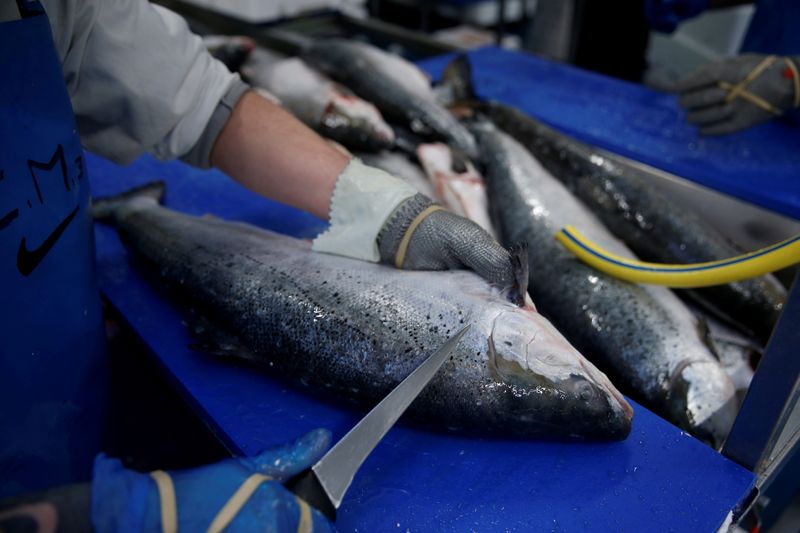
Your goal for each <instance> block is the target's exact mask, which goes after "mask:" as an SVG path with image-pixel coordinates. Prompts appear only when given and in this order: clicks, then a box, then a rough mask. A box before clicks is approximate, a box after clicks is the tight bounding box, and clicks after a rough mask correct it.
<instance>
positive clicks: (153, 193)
mask: <svg viewBox="0 0 800 533" xmlns="http://www.w3.org/2000/svg"><path fill="white" fill-rule="evenodd" d="M166 187H167V186H166V184H165V183H164V182H163V181H152V182H150V183H145V184H144V185H140V186H139V187H136V188H134V189H130V190H128V191H125V192H124V193H122V194H118V195H116V196H106V197H103V198H97V199H94V200H92V216H93V217H94V219H95V220H99V221H101V222H112V221H113V220H114V217H115V216H116V214H117V212H118V211H119V209H120V208H121V207H123V206H125V205H126V204H127V203H128V202H130V201H132V200H133V199H135V198H152V199H153V200H155V201H156V202H157V203H161V201H162V200H163V199H164V192H165V191H166Z"/></svg>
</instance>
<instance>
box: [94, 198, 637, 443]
mask: <svg viewBox="0 0 800 533" xmlns="http://www.w3.org/2000/svg"><path fill="white" fill-rule="evenodd" d="M162 190H163V186H162V185H158V184H156V185H150V186H146V187H144V188H140V189H137V190H134V191H131V192H129V193H127V194H125V195H122V196H120V197H115V198H112V199H105V200H98V201H96V202H95V204H94V208H93V210H94V214H95V216H96V217H97V218H98V219H101V220H106V221H109V222H112V223H113V224H115V225H116V227H117V229H118V231H119V233H120V236H121V237H122V240H123V242H125V243H126V245H127V246H128V247H129V249H131V250H132V251H133V252H134V255H136V256H138V257H140V258H143V259H144V262H145V263H148V264H150V265H152V266H153V267H154V269H155V272H157V273H158V275H159V276H160V278H161V279H163V280H164V281H166V282H167V284H168V285H169V286H171V287H176V288H177V290H180V291H182V294H183V295H184V299H185V300H187V301H189V302H191V306H193V307H194V308H196V309H198V310H199V311H198V312H199V313H201V314H202V315H204V316H205V317H206V321H207V322H208V323H211V324H214V328H215V329H218V330H219V331H220V332H224V335H223V334H222V333H220V338H224V339H228V340H226V342H225V344H226V345H227V349H228V352H230V355H233V356H236V357H242V358H245V359H249V360H252V361H255V362H258V363H261V364H263V365H266V366H267V367H268V368H269V369H270V370H272V371H274V372H276V373H277V374H278V375H279V376H281V377H284V378H289V379H291V380H293V381H295V382H297V383H301V384H303V385H305V386H307V387H309V388H311V389H313V390H314V391H320V392H324V393H331V394H334V395H336V396H339V397H345V398H348V399H352V400H358V401H361V402H365V403H375V402H377V401H378V400H379V399H381V398H382V397H383V396H385V395H386V394H387V393H388V392H389V391H390V390H391V389H392V388H393V387H394V386H395V385H396V384H397V383H399V382H400V381H401V380H402V379H403V378H405V377H406V376H407V375H408V374H409V373H410V372H411V371H412V370H413V369H414V368H416V366H417V365H419V364H420V363H421V362H422V360H423V359H424V358H425V357H426V354H429V353H430V352H431V351H433V350H435V349H436V348H438V347H439V346H441V345H442V344H443V343H444V342H445V341H446V339H448V338H449V337H450V336H451V335H453V334H454V333H455V332H456V331H458V330H459V329H460V328H461V327H462V326H463V324H466V323H471V324H472V325H473V327H472V328H471V330H470V332H469V333H468V334H467V335H466V336H465V337H464V338H463V339H462V340H461V342H460V343H459V345H458V349H457V351H456V352H454V353H453V355H452V356H451V357H450V359H449V360H448V361H447V362H445V364H444V366H443V367H442V370H440V371H439V373H438V374H437V376H436V377H435V378H434V379H433V381H432V382H431V383H430V384H429V385H428V386H427V387H426V388H425V390H424V391H423V392H422V394H421V395H420V396H419V397H418V398H417V400H416V401H415V402H414V403H413V404H412V406H411V408H410V412H412V413H414V414H415V415H416V417H417V418H419V419H421V420H424V421H428V422H430V423H432V424H435V425H436V426H437V427H442V428H452V429H457V430H463V431H467V432H480V433H485V432H490V433H494V434H501V435H521V436H548V437H549V436H562V437H564V436H568V437H582V438H593V439H623V438H625V437H626V436H627V435H628V433H629V431H630V425H631V418H632V410H631V407H630V406H629V405H628V403H627V402H626V401H625V399H624V397H623V396H622V395H621V394H620V393H619V392H618V391H617V390H616V389H615V388H614V386H613V385H612V384H611V382H610V381H609V380H608V379H607V378H606V376H605V375H604V374H603V373H601V372H600V371H599V370H597V368H595V367H594V366H593V365H592V364H591V363H590V362H588V361H587V360H586V359H585V358H584V357H583V356H582V355H581V354H580V353H579V352H578V351H577V350H575V348H573V347H572V346H571V345H570V344H569V343H568V342H567V341H566V340H565V339H564V337H562V336H561V334H560V333H559V332H558V331H556V329H555V328H554V327H553V326H552V325H551V324H550V323H549V322H548V321H547V320H545V319H544V318H543V317H542V316H541V315H539V314H538V313H536V312H535V311H534V310H532V309H528V308H520V307H517V306H515V305H513V304H511V303H509V302H508V301H506V299H505V296H504V295H502V294H500V293H499V292H498V291H497V290H496V289H493V288H492V287H491V286H490V285H489V284H487V283H485V282H484V281H483V280H482V279H481V278H480V277H478V276H477V275H475V274H473V273H471V272H468V271H445V272H417V271H401V270H396V269H393V268H390V267H386V266H382V265H377V264H373V263H368V262H363V261H357V260H352V259H348V258H344V257H338V256H332V255H326V254H320V253H314V252H312V251H311V249H310V244H309V243H307V242H305V241H301V240H298V239H294V238H291V237H287V236H283V235H279V234H276V233H272V232H270V231H266V230H262V229H259V228H256V227H254V226H249V225H246V224H241V223H232V222H225V221H222V220H218V219H213V218H209V217H200V218H198V217H192V216H188V215H185V214H181V213H178V212H176V211H172V210H170V209H167V208H165V207H162V206H161V205H159V201H158V198H159V197H160V195H161V193H162ZM230 339H235V342H231V340H230ZM232 346H233V347H234V348H232Z"/></svg>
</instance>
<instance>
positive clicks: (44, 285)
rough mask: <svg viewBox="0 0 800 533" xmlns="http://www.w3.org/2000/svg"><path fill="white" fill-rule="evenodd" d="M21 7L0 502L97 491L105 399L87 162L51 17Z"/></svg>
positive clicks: (9, 161) (2, 185) (6, 65)
mask: <svg viewBox="0 0 800 533" xmlns="http://www.w3.org/2000/svg"><path fill="white" fill-rule="evenodd" d="M3 1H6V0H3ZM18 4H19V5H20V11H21V13H22V15H23V18H22V19H20V20H15V21H10V22H4V23H0V339H1V340H0V498H2V497H5V496H9V495H13V494H18V493H22V492H28V491H32V490H39V489H43V488H47V487H49V486H53V485H59V484H64V483H72V482H76V481H87V480H89V479H90V477H91V463H92V459H93V458H94V456H95V454H96V453H97V452H98V451H99V447H100V441H99V439H100V435H101V421H102V413H103V408H104V404H105V392H106V388H107V375H106V368H105V336H104V331H103V322H102V313H101V304H100V297H99V292H98V288H97V282H96V276H95V266H94V241H93V233H92V219H91V215H90V204H89V182H88V179H87V176H86V169H85V164H84V159H83V150H82V148H81V144H80V139H79V138H78V136H77V131H76V126H75V117H74V115H73V113H72V106H71V104H70V100H69V95H68V94H67V90H66V87H65V85H64V77H63V73H62V70H61V64H60V61H59V58H58V56H57V54H56V50H55V46H54V44H53V38H52V35H51V32H50V25H49V22H48V19H47V16H46V15H45V13H44V10H43V9H42V8H41V6H40V5H39V4H38V2H29V1H25V2H23V1H20V2H18Z"/></svg>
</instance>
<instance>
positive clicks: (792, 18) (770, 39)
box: [740, 0, 800, 55]
mask: <svg viewBox="0 0 800 533" xmlns="http://www.w3.org/2000/svg"><path fill="white" fill-rule="evenodd" d="M798 24H800V2H799V1H798V0H758V3H757V4H756V12H755V13H754V14H753V19H752V20H751V21H750V27H749V28H748V29H747V34H746V35H745V37H744V42H743V43H742V47H741V50H740V51H741V52H743V53H744V52H757V53H760V54H777V55H800V31H798Z"/></svg>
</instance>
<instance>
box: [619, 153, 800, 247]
mask: <svg viewBox="0 0 800 533" xmlns="http://www.w3.org/2000/svg"><path fill="white" fill-rule="evenodd" d="M605 155H607V156H608V157H609V158H610V159H613V160H615V161H619V162H620V163H621V164H623V165H626V166H628V167H630V168H632V169H634V170H636V171H637V172H639V173H641V174H642V175H644V176H645V178H646V179H647V181H648V183H650V184H651V185H652V186H653V187H655V188H656V189H658V190H659V191H660V192H661V193H662V194H664V195H665V196H666V197H667V198H668V199H669V200H670V201H671V202H674V203H675V204H676V205H679V206H682V207H684V208H686V209H688V210H690V211H691V212H693V213H695V214H697V215H698V216H699V217H700V218H701V219H703V220H704V221H705V222H707V223H708V224H709V225H710V226H712V227H714V228H715V229H716V230H717V231H719V232H720V233H721V234H722V235H724V236H726V237H727V238H729V239H731V240H732V241H733V242H735V243H736V244H738V245H739V246H741V247H742V248H744V249H745V250H755V249H758V248H762V247H764V246H768V245H770V244H775V243H776V242H779V241H782V240H784V239H788V238H789V237H793V236H794V235H797V234H798V233H800V220H796V219H792V218H789V217H786V216H783V215H780V214H778V213H776V212H774V211H770V210H768V209H765V208H763V207H759V206H757V205H755V204H752V203H749V202H746V201H744V200H740V199H738V198H735V197H733V196H730V195H727V194H723V193H721V192H719V191H715V190H714V189H710V188H708V187H704V186H703V185H698V184H697V183H695V182H693V181H690V180H688V179H685V178H681V177H679V176H676V175H675V174H670V173H669V172H665V171H663V170H659V169H657V168H655V167H652V166H650V165H646V164H644V163H640V162H638V161H634V160H633V159H628V158H627V157H623V156H620V155H617V154H613V153H611V152H605ZM732 214H734V216H731V215H732Z"/></svg>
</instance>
